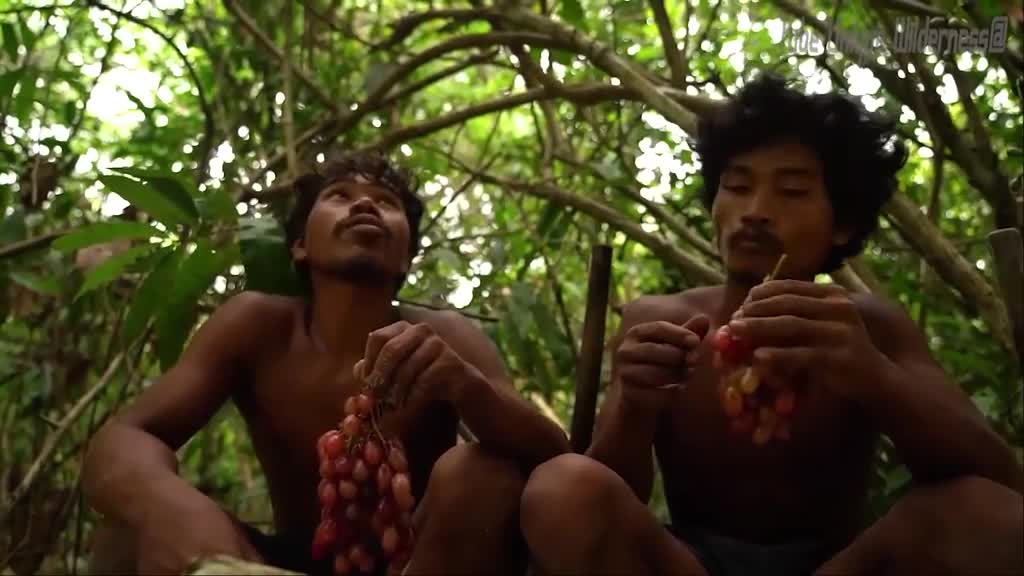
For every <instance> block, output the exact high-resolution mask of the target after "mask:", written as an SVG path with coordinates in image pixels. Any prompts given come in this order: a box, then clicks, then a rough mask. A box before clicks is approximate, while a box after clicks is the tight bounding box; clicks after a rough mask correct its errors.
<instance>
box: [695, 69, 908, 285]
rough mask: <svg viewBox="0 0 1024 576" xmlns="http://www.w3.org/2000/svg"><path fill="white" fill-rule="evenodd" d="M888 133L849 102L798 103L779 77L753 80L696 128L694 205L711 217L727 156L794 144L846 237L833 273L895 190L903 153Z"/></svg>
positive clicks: (886, 122) (803, 99)
mask: <svg viewBox="0 0 1024 576" xmlns="http://www.w3.org/2000/svg"><path fill="white" fill-rule="evenodd" d="M895 126H896V123H895V122H894V121H893V120H891V119H889V118H885V117H882V116H880V115H873V114H870V113H868V112H867V111H866V110H865V109H864V107H863V106H862V105H861V104H860V103H859V102H857V101H856V100H854V99H853V98H851V97H848V96H844V95H842V94H838V93H834V92H833V93H829V94H815V95H804V94H802V93H800V92H798V91H796V90H794V89H792V88H790V87H789V86H787V83H786V82H785V81H784V80H783V79H781V78H779V77H778V76H775V75H773V74H768V73H763V74H760V75H758V76H757V77H756V78H754V79H753V80H751V81H750V82H748V83H747V84H745V85H744V86H743V88H742V89H741V90H740V91H739V92H738V93H737V94H736V95H735V96H734V97H733V98H731V99H730V101H729V102H728V103H727V104H725V105H724V106H722V107H721V108H720V109H717V110H715V111H714V112H712V113H709V114H708V115H706V116H704V117H702V118H701V120H700V122H699V124H698V129H697V142H696V144H695V146H694V149H695V151H696V152H697V154H698V155H699V157H700V160H701V164H702V166H701V172H702V175H703V178H704V188H703V190H701V200H702V201H703V203H704V205H705V206H706V207H707V208H708V210H710V209H711V205H712V204H713V203H714V200H715V195H716V194H717V193H718V182H719V178H720V177H721V174H722V170H724V169H725V167H726V166H727V165H728V162H729V160H730V159H731V158H733V157H734V156H736V155H738V154H743V153H746V152H749V151H750V150H752V149H754V148H758V147H760V146H764V145H771V144H775V143H779V142H781V141H789V140H793V139H795V140H796V141H798V142H800V143H801V144H803V145H805V146H807V147H808V148H809V149H811V150H813V151H814V152H815V153H816V155H817V157H818V160H819V161H820V162H821V165H822V168H823V171H824V179H825V188H826V190H827V192H828V196H829V199H830V201H831V203H832V210H833V213H834V215H835V222H836V225H838V226H848V227H849V228H850V229H851V230H853V235H852V236H851V238H850V241H849V242H847V243H846V244H844V245H842V246H837V247H835V248H833V250H832V251H831V252H830V253H829V255H828V258H827V259H826V261H825V263H824V265H823V268H824V270H823V272H825V273H828V272H832V271H834V270H836V269H837V268H839V267H840V266H842V264H843V261H844V260H845V259H846V258H849V257H851V256H855V255H857V254H859V253H860V251H861V250H862V249H863V248H864V242H865V240H866V239H867V237H868V236H870V235H871V234H872V233H873V232H874V231H875V228H876V227H877V226H878V216H879V214H880V212H881V210H882V207H883V206H884V205H885V203H886V202H888V200H889V198H891V197H892V195H893V193H894V192H895V190H896V173H897V172H898V171H899V170H900V168H902V167H903V164H904V163H905V162H906V159H907V151H906V147H905V146H904V144H903V143H902V142H901V141H900V140H899V139H897V138H896V136H895Z"/></svg>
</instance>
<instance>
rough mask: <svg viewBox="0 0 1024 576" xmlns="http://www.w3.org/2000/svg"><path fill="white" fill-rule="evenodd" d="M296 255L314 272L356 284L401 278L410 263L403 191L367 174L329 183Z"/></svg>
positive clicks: (321, 194)
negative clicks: (366, 176) (401, 196)
mask: <svg viewBox="0 0 1024 576" xmlns="http://www.w3.org/2000/svg"><path fill="white" fill-rule="evenodd" d="M292 256H293V258H295V260H296V261H303V260H304V261H306V262H307V263H308V264H309V268H310V271H311V272H313V273H314V274H315V273H317V272H321V273H325V274H327V275H332V276H335V277H342V278H346V279H350V280H356V281H359V280H362V281H368V280H374V281H380V280H385V281H386V280H395V279H397V278H400V277H402V276H403V275H405V273H406V272H408V270H409V263H410V258H409V223H408V221H407V220H406V216H405V210H404V208H403V206H402V200H401V198H400V197H399V195H398V192H395V191H393V190H391V189H390V188H387V187H385V186H382V185H380V184H377V183H375V182H372V181H371V180H369V179H367V178H365V177H362V176H354V177H351V178H347V179H345V180H342V181H337V182H334V183H332V184H329V185H328V186H326V187H325V188H324V189H323V190H321V191H320V195H319V196H318V197H317V200H316V203H315V204H314V205H313V209H312V210H311V211H310V213H309V219H308V220H307V221H306V233H305V238H303V239H300V240H297V241H296V242H295V245H294V246H292Z"/></svg>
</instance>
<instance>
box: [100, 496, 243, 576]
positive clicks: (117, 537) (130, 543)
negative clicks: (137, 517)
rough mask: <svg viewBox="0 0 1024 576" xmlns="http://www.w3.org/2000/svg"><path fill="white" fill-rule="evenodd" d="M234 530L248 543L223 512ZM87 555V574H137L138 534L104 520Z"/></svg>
mask: <svg viewBox="0 0 1024 576" xmlns="http://www.w3.org/2000/svg"><path fill="white" fill-rule="evenodd" d="M224 514H225V515H226V516H228V517H229V518H230V519H231V521H232V522H233V523H234V524H235V525H236V526H237V529H238V533H237V537H238V538H239V539H241V540H242V541H248V539H249V536H248V534H246V532H245V529H244V528H243V525H242V523H241V521H239V520H238V519H236V518H235V517H234V516H232V515H231V514H230V513H228V512H227V511H225V512H224ZM91 540H92V545H91V550H90V554H89V566H88V573H89V574H97V575H100V574H102V575H104V576H107V575H114V574H138V573H139V539H138V530H136V529H134V528H131V527H129V526H127V525H126V524H122V523H120V522H117V521H115V520H113V519H110V518H107V519H104V520H103V521H102V522H100V525H99V526H97V527H96V529H95V530H94V531H93V533H92V536H91Z"/></svg>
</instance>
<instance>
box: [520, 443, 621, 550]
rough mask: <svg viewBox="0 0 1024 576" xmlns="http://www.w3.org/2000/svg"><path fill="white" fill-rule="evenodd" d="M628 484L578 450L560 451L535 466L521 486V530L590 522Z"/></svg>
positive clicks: (611, 502) (594, 519)
mask: <svg viewBox="0 0 1024 576" xmlns="http://www.w3.org/2000/svg"><path fill="white" fill-rule="evenodd" d="M623 490H626V491H628V486H627V485H626V484H625V482H624V481H623V480H622V478H620V477H619V476H618V475H617V474H615V472H613V471H612V470H611V469H609V468H607V467H606V466H604V465H603V464H601V463H600V462H598V461H596V460H593V459H591V458H588V457H587V456H582V455H579V454H564V455H562V456H558V457H557V458H553V459H551V460H548V461H547V462H545V463H544V464H541V465H540V466H538V467H537V468H536V469H535V470H534V471H533V474H531V475H530V479H529V480H528V481H527V483H526V488H525V489H524V490H523V499H522V503H521V505H520V515H521V517H522V525H523V530H526V531H530V530H533V529H537V528H539V527H540V526H549V527H550V526H551V525H552V523H555V524H559V525H561V524H563V523H565V522H580V523H583V524H586V525H592V524H593V522H595V521H597V520H598V518H597V515H598V514H599V512H600V511H602V510H605V511H607V510H608V507H609V506H611V505H612V504H613V503H614V500H615V497H616V496H617V495H619V494H620V493H622V491H623Z"/></svg>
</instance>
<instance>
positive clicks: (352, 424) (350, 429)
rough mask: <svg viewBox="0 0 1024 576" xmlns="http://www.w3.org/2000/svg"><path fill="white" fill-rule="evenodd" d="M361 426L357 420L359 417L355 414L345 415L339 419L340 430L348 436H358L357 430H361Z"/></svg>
mask: <svg viewBox="0 0 1024 576" xmlns="http://www.w3.org/2000/svg"><path fill="white" fill-rule="evenodd" d="M362 427H363V424H362V422H360V421H359V417H358V416H356V415H355V414H350V415H348V416H345V419H344V420H342V421H341V431H342V432H344V433H345V435H346V436H348V437H349V438H355V437H356V436H359V432H360V431H361V430H362Z"/></svg>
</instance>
